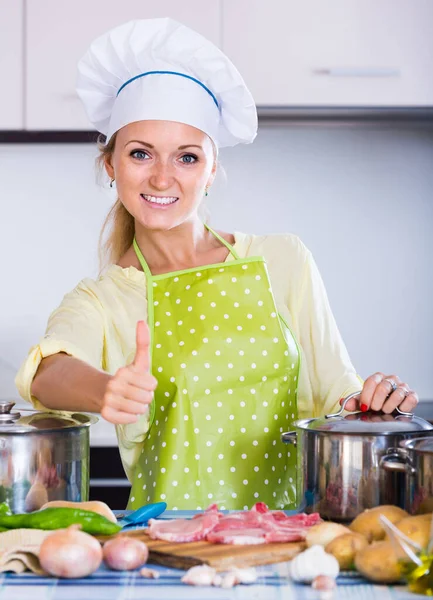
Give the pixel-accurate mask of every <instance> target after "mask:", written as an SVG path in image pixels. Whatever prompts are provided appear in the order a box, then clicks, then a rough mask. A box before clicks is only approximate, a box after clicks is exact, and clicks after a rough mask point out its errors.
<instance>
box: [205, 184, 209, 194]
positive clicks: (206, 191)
mask: <svg viewBox="0 0 433 600" xmlns="http://www.w3.org/2000/svg"><path fill="white" fill-rule="evenodd" d="M208 189H209V188H208V186H206V187H205V188H204V195H205V196H209V192H208Z"/></svg>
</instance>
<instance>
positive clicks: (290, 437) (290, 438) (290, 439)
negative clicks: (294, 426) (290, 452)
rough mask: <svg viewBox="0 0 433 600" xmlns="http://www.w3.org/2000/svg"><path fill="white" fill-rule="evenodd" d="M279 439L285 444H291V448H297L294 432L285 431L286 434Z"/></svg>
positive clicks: (296, 438)
mask: <svg viewBox="0 0 433 600" xmlns="http://www.w3.org/2000/svg"><path fill="white" fill-rule="evenodd" d="M281 439H282V440H283V442H284V443H285V444H293V446H297V444H298V437H297V433H296V431H287V432H286V433H283V434H281Z"/></svg>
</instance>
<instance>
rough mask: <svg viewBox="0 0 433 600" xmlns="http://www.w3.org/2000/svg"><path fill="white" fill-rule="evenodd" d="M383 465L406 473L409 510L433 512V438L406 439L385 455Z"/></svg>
mask: <svg viewBox="0 0 433 600" xmlns="http://www.w3.org/2000/svg"><path fill="white" fill-rule="evenodd" d="M381 466H382V467H383V468H384V469H385V470H386V471H387V472H388V473H396V472H400V473H403V474H404V476H405V487H406V490H407V497H408V510H409V512H411V513H412V514H423V513H430V512H432V511H433V437H431V436H428V437H419V438H417V439H413V440H403V441H402V442H400V444H399V447H398V448H390V449H389V450H388V452H387V454H386V455H385V456H383V457H382V460H381Z"/></svg>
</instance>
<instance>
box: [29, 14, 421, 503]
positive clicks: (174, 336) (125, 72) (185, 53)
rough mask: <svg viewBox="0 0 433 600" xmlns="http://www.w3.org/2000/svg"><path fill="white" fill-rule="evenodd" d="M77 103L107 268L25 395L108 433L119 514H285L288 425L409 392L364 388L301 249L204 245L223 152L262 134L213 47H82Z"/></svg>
mask: <svg viewBox="0 0 433 600" xmlns="http://www.w3.org/2000/svg"><path fill="white" fill-rule="evenodd" d="M78 92H79V95H80V96H81V98H82V100H83V102H84V105H85V107H86V110H87V113H88V115H89V118H90V121H91V122H92V123H93V124H94V126H95V127H96V128H97V129H98V130H99V131H101V132H102V133H103V134H104V136H105V138H104V139H105V144H104V146H103V148H102V150H101V152H102V154H101V161H102V162H103V165H104V166H105V169H106V171H107V174H108V176H109V178H110V180H111V185H116V186H117V193H118V200H117V202H116V204H115V206H114V207H113V209H112V212H111V224H112V229H111V234H110V237H109V238H108V240H107V243H106V246H105V251H106V258H108V262H109V266H108V268H107V269H106V270H105V271H104V273H103V274H102V275H101V276H100V277H99V278H98V279H96V280H91V279H84V280H83V281H81V282H80V283H79V284H78V286H77V287H76V288H75V289H74V290H73V291H72V292H70V293H69V294H67V295H66V296H65V298H64V300H63V302H62V303H61V305H60V306H59V308H57V309H56V310H55V311H54V312H53V313H52V315H51V317H50V319H49V322H48V327H47V332H46V335H45V337H44V338H43V339H42V340H41V341H40V343H39V344H38V345H37V346H35V347H34V348H33V349H32V350H31V351H30V354H29V356H28V357H27V359H26V361H25V362H24V364H23V365H22V367H21V369H20V371H19V373H18V376H17V386H18V388H19V390H20V393H21V394H22V396H23V397H24V398H25V399H27V400H28V401H30V402H32V403H33V404H34V406H36V407H37V408H43V407H46V408H49V409H54V410H66V411H71V410H74V411H77V410H78V411H94V412H100V413H101V415H102V417H104V418H105V419H107V420H108V421H110V422H111V423H114V424H115V425H116V430H117V435H118V441H119V448H120V453H121V457H122V460H123V464H124V467H125V471H126V473H127V475H128V477H129V479H130V481H131V483H132V491H131V496H130V501H129V507H130V508H138V507H139V506H140V505H142V504H144V503H146V502H151V501H160V500H165V501H166V502H167V503H168V506H169V507H170V508H193V509H202V508H205V507H206V506H207V504H209V503H213V502H216V503H218V504H219V506H220V507H221V508H230V509H242V508H245V507H251V505H252V504H254V503H255V502H257V501H263V502H265V503H266V504H268V505H269V506H270V507H271V508H294V507H295V505H296V484H295V465H296V456H295V452H294V451H293V449H290V450H289V451H287V449H286V448H285V447H284V445H283V444H282V442H281V433H282V432H283V431H287V430H289V429H291V427H292V423H293V421H294V420H295V419H296V418H297V417H298V415H301V416H317V415H321V414H324V413H326V412H331V411H333V410H334V409H335V406H336V405H337V404H338V402H339V401H340V400H341V399H342V398H344V397H346V396H347V395H348V394H351V393H353V392H356V391H358V390H361V389H362V392H361V394H360V397H359V401H358V402H359V403H360V404H361V409H363V410H365V409H367V408H371V409H373V410H381V409H382V410H383V411H385V412H392V411H393V409H394V408H395V407H396V406H400V407H401V408H402V409H403V410H410V409H412V408H413V407H414V406H415V404H416V403H417V396H416V394H415V393H414V392H412V391H411V390H410V389H409V388H408V387H407V385H406V384H404V383H402V382H401V381H400V380H399V378H398V377H397V376H395V375H392V376H387V377H386V376H385V375H384V374H382V373H376V374H374V375H372V376H371V377H369V378H368V379H367V380H366V381H365V383H364V384H363V382H362V380H361V379H360V378H359V377H358V376H357V374H356V372H355V369H354V368H353V366H352V364H351V362H350V359H349V356H348V354H347V351H346V349H345V346H344V344H343V341H342V340H341V337H340V335H339V332H338V329H337V326H336V324H335V321H334V318H333V316H332V313H331V310H330V307H329V304H328V301H327V297H326V292H325V290H324V287H323V283H322V280H321V278H320V275H319V273H318V271H317V268H316V265H315V263H314V261H313V258H312V256H311V254H310V252H309V251H308V250H307V249H306V248H305V246H304V245H303V244H302V242H301V241H300V240H299V239H298V238H297V237H296V236H294V235H278V236H277V235H269V236H254V235H248V234H242V233H228V232H216V231H214V230H213V229H212V228H211V227H209V226H208V225H206V224H204V223H203V222H202V220H201V219H200V217H199V208H200V205H201V203H202V200H203V197H204V196H206V195H207V194H208V192H209V190H210V189H211V187H212V183H213V181H214V177H215V173H216V170H217V164H218V151H219V148H220V147H224V146H231V145H234V144H237V143H250V142H252V141H253V139H254V137H255V135H256V130H257V116H256V110H255V105H254V101H253V99H252V97H251V94H250V93H249V91H248V89H247V88H246V86H245V83H244V82H243V80H242V78H241V76H240V75H239V73H238V72H237V70H236V69H235V67H234V66H233V65H232V63H231V62H230V61H229V59H228V58H227V57H226V56H225V55H224V54H223V53H222V52H221V51H220V50H219V49H218V48H216V47H215V46H214V45H213V44H211V43H210V42H209V41H207V40H206V39H204V38H203V37H202V36H200V35H198V34H197V33H195V32H193V31H191V30H190V29H188V28H186V27H184V26H183V25H180V24H179V23H176V22H174V21H172V20H170V19H154V20H144V21H134V22H130V23H127V24H125V25H122V26H120V27H118V28H116V29H114V30H112V31H110V32H108V33H107V34H105V35H103V36H102V37H100V38H98V39H97V40H96V41H95V42H94V43H93V44H92V45H91V47H90V49H89V51H88V53H87V54H86V55H85V56H84V58H83V59H82V60H81V62H80V64H79V83H78ZM358 402H355V400H353V401H352V404H351V405H349V406H348V408H349V409H351V410H355V409H356V408H357V406H358Z"/></svg>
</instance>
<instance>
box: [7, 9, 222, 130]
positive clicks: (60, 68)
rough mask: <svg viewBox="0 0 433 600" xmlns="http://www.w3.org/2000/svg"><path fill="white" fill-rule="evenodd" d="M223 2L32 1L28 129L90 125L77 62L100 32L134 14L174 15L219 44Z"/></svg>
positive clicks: (139, 16)
mask: <svg viewBox="0 0 433 600" xmlns="http://www.w3.org/2000/svg"><path fill="white" fill-rule="evenodd" d="M12 1H13V0H10V2H11V3H12ZM220 2H221V0H211V1H210V2H206V9H205V8H204V4H203V1H202V0H182V1H179V0H158V2H143V1H142V0H127V1H126V2H118V1H117V0H91V1H90V2H89V0H75V1H74V2H59V1H58V0H38V1H37V2H27V115H26V116H27V119H26V121H27V129H30V130H88V129H91V126H90V124H89V122H88V120H87V118H86V115H85V112H84V108H83V106H82V104H81V101H80V100H79V98H78V96H77V95H76V92H75V80H76V67H77V62H78V60H79V59H80V58H81V57H82V56H83V54H84V53H85V52H86V50H87V48H88V46H89V44H90V43H91V42H92V41H93V39H94V38H96V37H97V36H99V35H101V34H102V33H104V32H105V31H107V30H108V29H110V28H113V27H116V26H117V25H120V24H122V23H126V22H127V21H130V20H132V19H147V18H156V17H171V18H173V19H176V20H177V21H180V22H182V23H184V24H185V25H188V26H189V27H191V28H192V29H195V30H196V31H198V32H199V33H201V34H203V35H204V36H206V37H207V38H208V39H210V40H212V41H213V42H214V43H216V44H218V45H220V43H221V39H220V33H221V32H220V22H221V19H220V16H221V14H220V8H221V5H220Z"/></svg>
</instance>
